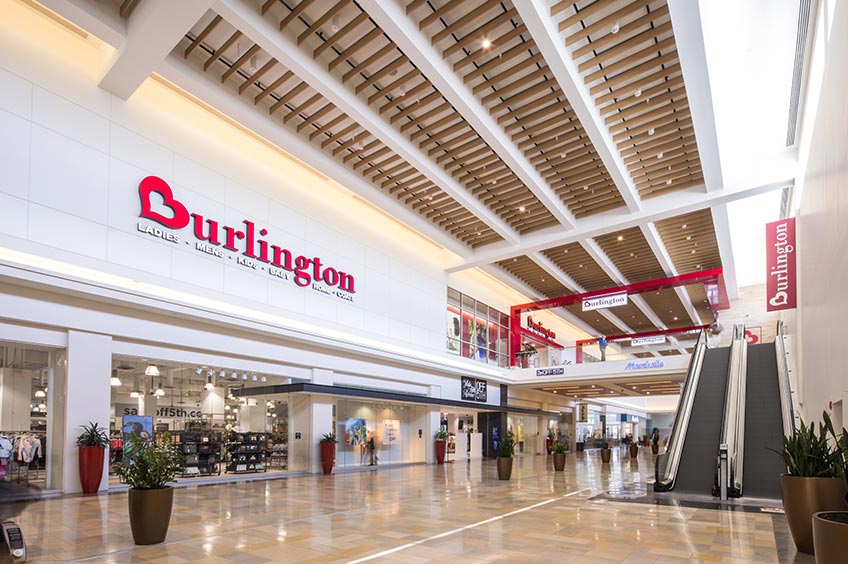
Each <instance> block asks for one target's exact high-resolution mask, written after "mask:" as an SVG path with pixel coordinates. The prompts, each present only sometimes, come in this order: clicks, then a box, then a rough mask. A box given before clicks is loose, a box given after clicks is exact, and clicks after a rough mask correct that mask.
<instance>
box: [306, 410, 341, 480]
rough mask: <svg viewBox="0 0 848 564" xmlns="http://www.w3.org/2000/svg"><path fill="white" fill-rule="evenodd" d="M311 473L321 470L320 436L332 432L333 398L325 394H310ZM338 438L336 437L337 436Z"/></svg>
mask: <svg viewBox="0 0 848 564" xmlns="http://www.w3.org/2000/svg"><path fill="white" fill-rule="evenodd" d="M311 420H312V425H311V427H312V438H311V444H312V473H313V474H318V473H320V472H321V444H320V441H321V437H322V436H324V434H326V433H333V432H334V430H333V400H332V398H331V397H330V396H327V395H314V396H312V410H311ZM337 439H338V437H337Z"/></svg>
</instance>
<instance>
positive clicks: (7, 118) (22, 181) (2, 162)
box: [0, 84, 32, 198]
mask: <svg viewBox="0 0 848 564" xmlns="http://www.w3.org/2000/svg"><path fill="white" fill-rule="evenodd" d="M2 89H3V86H2V84H0V90H2ZM0 95H2V94H0ZM0 131H2V132H3V133H2V135H0V170H2V171H3V174H0V192H5V193H6V194H11V195H13V196H19V197H21V198H26V197H27V194H28V192H29V149H30V138H31V135H32V124H31V123H30V122H29V121H28V120H26V119H24V118H22V117H21V116H19V115H16V114H14V113H9V112H6V111H2V110H0Z"/></svg>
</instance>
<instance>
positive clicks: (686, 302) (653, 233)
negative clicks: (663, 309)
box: [639, 223, 703, 325]
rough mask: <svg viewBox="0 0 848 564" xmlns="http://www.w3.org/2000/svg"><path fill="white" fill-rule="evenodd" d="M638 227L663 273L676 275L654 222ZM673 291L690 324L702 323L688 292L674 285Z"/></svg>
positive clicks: (675, 269)
mask: <svg viewBox="0 0 848 564" xmlns="http://www.w3.org/2000/svg"><path fill="white" fill-rule="evenodd" d="M639 228H640V229H641V230H642V235H644V237H645V240H646V241H647V242H648V246H649V247H651V250H652V251H653V252H654V256H656V257H657V260H658V261H659V263H660V266H661V267H662V269H663V271H664V272H665V275H666V276H677V275H678V272H677V268H675V266H674V262H672V260H671V256H669V254H668V249H666V247H665V244H664V243H663V240H662V237H660V234H659V231H657V226H656V224H654V223H646V224H644V225H640V226H639ZM674 292H675V293H676V294H677V297H678V298H680V301H681V303H682V304H683V308H684V309H685V310H686V313H688V314H689V319H691V320H692V324H693V325H702V324H703V323H702V322H701V316H700V315H699V314H698V310H697V309H695V305H694V304H693V303H692V299H691V298H690V297H689V292H687V291H686V289H685V288H683V287H681V286H675V288H674Z"/></svg>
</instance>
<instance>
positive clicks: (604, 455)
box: [601, 441, 612, 464]
mask: <svg viewBox="0 0 848 564" xmlns="http://www.w3.org/2000/svg"><path fill="white" fill-rule="evenodd" d="M611 455H612V451H611V450H610V447H609V443H608V442H606V441H603V442H602V443H601V463H602V464H609V461H610V456H611Z"/></svg>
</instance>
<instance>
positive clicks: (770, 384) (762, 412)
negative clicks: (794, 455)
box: [742, 343, 786, 499]
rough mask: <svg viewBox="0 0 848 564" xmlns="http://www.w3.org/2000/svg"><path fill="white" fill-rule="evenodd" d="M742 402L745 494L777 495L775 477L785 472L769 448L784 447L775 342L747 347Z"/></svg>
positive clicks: (774, 497) (777, 489)
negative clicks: (743, 411)
mask: <svg viewBox="0 0 848 564" xmlns="http://www.w3.org/2000/svg"><path fill="white" fill-rule="evenodd" d="M747 372H748V374H747V388H748V394H747V401H746V402H745V454H744V462H743V464H744V469H745V474H744V475H745V482H744V489H743V491H742V493H743V494H744V495H745V497H763V498H770V499H778V498H780V482H779V480H778V476H780V474H782V473H784V472H786V466H785V465H784V463H783V461H782V460H781V459H780V457H779V456H778V455H777V454H775V453H774V452H772V451H771V450H770V449H774V450H778V451H779V450H780V449H781V448H782V447H783V436H782V435H783V421H782V413H781V402H780V393H781V392H780V386H779V380H778V368H777V355H776V353H775V345H774V343H768V344H763V345H750V346H748V370H747Z"/></svg>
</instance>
